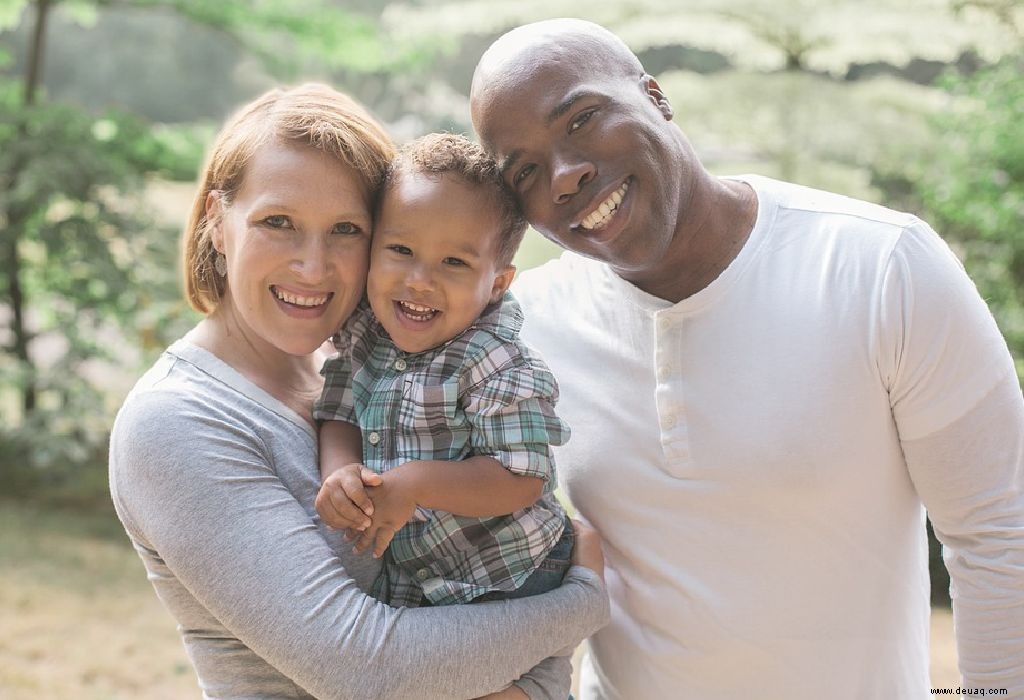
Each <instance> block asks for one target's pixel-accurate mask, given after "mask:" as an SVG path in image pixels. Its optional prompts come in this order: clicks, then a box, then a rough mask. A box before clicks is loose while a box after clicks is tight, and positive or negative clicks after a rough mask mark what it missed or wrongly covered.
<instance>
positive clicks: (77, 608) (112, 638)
mask: <svg viewBox="0 0 1024 700" xmlns="http://www.w3.org/2000/svg"><path fill="white" fill-rule="evenodd" d="M595 5H596V3H593V2H590V1H588V0H487V1H484V0H472V1H463V2H459V1H453V2H440V1H439V2H430V1H428V0H419V1H416V0H409V1H407V2H384V1H381V0H350V1H348V2H331V1H330V0H250V1H242V0H218V1H217V2H203V1H201V0H118V1H116V2H115V1H114V0H0V290H2V291H0V610H3V611H4V612H3V614H2V615H0V696H2V697H5V698H20V697H24V698H39V697H47V698H49V697H80V698H121V697H124V698H128V697H132V698H178V697H197V696H198V691H197V690H196V686H195V681H194V678H193V675H192V672H191V669H190V668H189V667H188V665H187V660H186V659H185V656H184V652H183V651H182V649H181V646H180V643H179V642H178V639H177V635H176V633H175V631H174V627H173V623H172V621H171V619H170V617H169V616H168V615H167V614H166V613H164V612H163V611H162V609H161V608H160V605H159V603H158V602H157V600H156V598H155V596H154V595H153V593H152V590H151V588H150V587H149V584H148V583H147V582H146V580H145V575H144V571H143V568H142V565H141V563H140V562H139V561H138V560H137V558H136V557H135V554H134V552H133V551H132V550H131V549H130V547H129V545H128V541H127V538H126V537H125V536H124V534H123V532H122V531H121V529H120V526H119V525H118V524H117V522H116V520H115V519H114V516H113V513H112V507H111V506H110V502H109V497H108V495H107V492H106V448H107V436H108V433H109V429H110V425H111V422H112V420H113V416H114V414H115V412H116V410H117V407H118V405H119V404H120V402H121V400H122V399H123V397H124V395H125V393H126V392H127V391H128V389H129V388H130V387H131V385H132V383H133V382H134V380H135V378H137V377H138V376H139V375H140V374H141V372H142V370H143V369H144V368H145V366H147V365H148V364H149V363H150V362H152V360H153V359H154V358H155V356H156V355H157V354H158V353H159V352H160V351H161V350H162V349H163V348H164V347H165V346H166V345H167V344H168V343H169V342H170V341H172V340H174V339H175V338H177V337H179V336H180V335H181V334H182V333H183V332H185V331H186V330H187V329H188V328H189V327H190V326H191V325H192V324H194V323H195V322H196V320H197V318H196V316H195V315H194V314H193V313H192V312H191V311H190V310H189V309H188V308H187V306H186V305H185V304H184V303H183V301H182V300H181V294H180V289H179V264H178V234H179V232H180V229H181V227H182V225H183V223H184V221H185V217H186V215H187V211H188V208H189V207H190V205H191V198H192V195H193V187H194V184H193V181H194V178H195V177H196V173H197V170H198V168H199V167H200V164H201V161H202V158H203V154H204V149H205V148H206V146H207V145H208V143H209V142H210V140H211V138H212V136H213V135H214V133H215V132H216V129H217V127H218V125H219V124H220V123H221V122H222V121H223V120H224V119H225V118H226V117H227V116H228V115H229V114H230V113H231V111H232V110H233V109H234V108H235V107H237V106H239V105H240V104H242V103H243V102H245V101H247V100H249V99H250V98H252V97H254V96H256V95H257V94H259V93H261V92H262V91H264V90H266V89H267V88H269V87H272V86H274V85H278V84H289V83H296V82H300V81H305V80H319V81H324V82H328V83H330V84H332V85H334V86H336V87H338V88H339V89H341V90H343V91H346V92H349V93H350V94H352V95H353V96H355V97H357V98H358V99H359V100H361V101H362V102H364V103H365V104H367V105H368V106H369V107H370V109H371V110H372V111H373V112H374V113H375V114H376V115H377V116H378V117H379V118H380V119H381V120H382V121H384V122H385V123H386V124H387V126H388V128H389V129H390V131H391V133H392V135H393V136H394V137H395V139H396V140H397V141H399V142H401V141H406V140H408V139H410V138H412V137H415V136H418V135H420V134H422V133H426V132H428V131H436V130H446V131H457V132H466V133H470V132H471V127H470V121H469V109H468V97H467V93H468V90H469V83H470V77H471V75H472V71H473V67H474V65H475V63H476V60H477V59H478V58H479V56H480V54H481V52H482V51H483V50H484V49H485V48H486V46H487V45H488V44H489V43H490V42H491V41H492V40H493V39H494V38H496V37H497V36H498V35H500V34H501V33H502V32H503V31H505V30H507V29H508V28H511V27H512V26H515V25H517V24H520V23H523V22H528V21H532V20H537V19H543V18H548V17H558V16H576V17H583V18H586V19H590V20H593V21H596V22H599V23H601V24H603V25H605V26H606V27H608V28H609V29H611V30H613V31H615V32H616V33H617V34H619V35H620V36H621V37H622V38H623V39H624V40H626V42H627V43H628V44H629V45H630V46H631V47H632V48H633V49H634V51H635V52H636V53H637V54H638V55H639V56H640V58H641V60H642V61H643V62H644V65H645V66H646V68H647V70H648V71H649V72H650V73H652V74H653V75H655V76H657V77H658V78H659V80H660V82H661V85H662V87H663V88H664V90H665V92H666V93H667V95H668V96H669V98H670V100H671V101H672V103H673V105H674V107H675V113H676V117H675V121H676V123H677V124H679V126H680V127H681V128H682V129H683V130H684V132H686V133H687V135H688V136H689V137H690V139H691V141H692V142H693V143H694V145H695V146H696V148H697V151H698V153H699V154H700V156H701V158H702V159H703V160H704V162H705V164H706V165H707V166H708V167H709V169H710V170H711V171H712V172H715V173H718V174H735V173H745V172H754V173H760V174H764V175H769V176H773V177H778V178H781V179H786V180H791V181H795V182H799V183H802V184H806V185H810V186H813V187H820V188H824V189H828V190H834V191H838V192H842V193H844V194H848V195H851V196H854V197H859V198H863V199H868V200H871V201H875V202H879V203H881V204H884V205H888V206H891V207H895V208H898V209H902V210H909V211H913V212H915V213H918V214H920V215H921V216H922V217H923V218H924V219H926V220H927V221H929V222H930V223H931V224H932V225H933V226H934V227H935V228H936V229H937V230H938V231H939V232H940V233H941V234H942V235H943V236H944V237H945V238H946V239H947V240H948V241H949V242H950V244H951V245H952V246H953V247H954V249H955V250H956V252H957V253H958V255H959V256H960V257H961V259H962V260H963V261H964V263H965V265H966V267H967V269H968V271H969V272H970V274H971V276H972V277H973V278H974V280H975V282H976V283H977V285H978V287H979V288H980V290H981V293H982V295H983V296H984V297H985V298H986V299H987V300H988V302H989V304H990V306H991V308H992V311H993V313H994V314H995V316H996V319H997V321H998V323H999V325H1000V327H1001V329H1002V331H1003V333H1004V335H1005V337H1006V338H1007V341H1008V343H1009V345H1010V348H1011V351H1012V352H1013V354H1014V358H1015V360H1016V362H1017V367H1018V373H1019V374H1024V306H1022V299H1024V296H1022V290H1024V77H1022V68H1024V3H1022V2H1021V0H976V1H974V2H969V1H954V0H899V1H898V2H897V1H893V2H885V1H881V0H861V1H856V0H846V1H831V0H622V1H621V2H617V3H608V4H607V7H602V8H600V9H597V8H595ZM555 254H557V249H556V248H555V247H554V246H553V245H551V244H549V243H547V242H546V241H544V240H543V239H541V238H540V237H539V236H537V235H536V234H534V233H533V232H530V234H529V235H528V238H527V241H526V243H525V244H524V246H523V249H522V250H521V251H520V254H519V256H518V258H517V263H518V264H519V266H520V268H525V267H530V266H532V265H535V264H537V263H539V262H541V261H543V260H545V259H547V258H548V257H551V256H553V255H555ZM932 545H933V603H934V604H935V605H936V606H937V607H936V611H937V612H936V615H935V618H936V625H937V627H936V631H935V634H934V640H933V647H934V654H933V656H935V657H936V659H937V661H936V663H935V673H937V674H940V675H939V676H938V679H939V681H940V683H935V685H936V687H940V685H942V684H944V685H947V686H953V685H955V684H956V676H955V674H954V672H953V670H952V669H953V668H955V664H954V662H953V660H952V643H951V641H950V639H949V616H948V611H947V610H945V608H944V606H948V594H947V587H948V582H947V580H946V579H945V578H944V576H945V572H944V570H943V569H942V565H941V560H940V559H939V558H938V550H937V548H936V547H935V545H934V542H933V543H932ZM942 674H945V675H942Z"/></svg>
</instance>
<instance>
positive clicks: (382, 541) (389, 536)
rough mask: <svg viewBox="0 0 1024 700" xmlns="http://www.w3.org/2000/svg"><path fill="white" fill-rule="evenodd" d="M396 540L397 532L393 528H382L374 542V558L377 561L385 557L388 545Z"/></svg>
mask: <svg viewBox="0 0 1024 700" xmlns="http://www.w3.org/2000/svg"><path fill="white" fill-rule="evenodd" d="M394 538H395V531H394V530H392V529H391V528H387V527H382V528H381V529H380V530H378V531H377V539H376V540H375V541H374V545H373V557H374V558H375V559H380V558H381V557H382V556H384V550H386V549H387V548H388V545H390V544H391V540H393V539H394Z"/></svg>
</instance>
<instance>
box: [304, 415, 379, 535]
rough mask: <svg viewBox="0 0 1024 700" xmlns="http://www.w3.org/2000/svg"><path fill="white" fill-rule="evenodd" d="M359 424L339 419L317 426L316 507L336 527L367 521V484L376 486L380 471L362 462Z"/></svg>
mask: <svg viewBox="0 0 1024 700" xmlns="http://www.w3.org/2000/svg"><path fill="white" fill-rule="evenodd" d="M362 461H363V455H362V438H361V436H360V432H359V428H358V427H357V426H355V425H352V424H351V423H346V422H344V421H339V420H327V421H324V422H323V423H322V424H321V426H320V478H321V480H322V485H321V486H320V492H319V493H318V494H317V496H316V510H317V512H318V513H320V517H321V518H322V519H323V521H324V522H325V523H327V524H328V525H330V526H331V527H333V528H337V529H339V530H344V529H354V530H364V529H366V528H367V527H368V526H369V525H370V517H369V516H371V515H372V514H373V501H371V500H370V497H369V496H368V495H367V493H366V489H365V487H366V486H378V485H380V483H381V478H380V475H379V474H376V473H375V472H372V471H370V470H369V469H367V468H366V467H364V466H363V464H362Z"/></svg>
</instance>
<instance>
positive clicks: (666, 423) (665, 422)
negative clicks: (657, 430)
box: [661, 414, 676, 430]
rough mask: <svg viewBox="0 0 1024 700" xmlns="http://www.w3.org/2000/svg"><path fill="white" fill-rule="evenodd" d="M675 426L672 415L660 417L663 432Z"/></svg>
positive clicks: (674, 418)
mask: <svg viewBox="0 0 1024 700" xmlns="http://www.w3.org/2000/svg"><path fill="white" fill-rule="evenodd" d="M675 424H676V417H675V416H673V415H672V414H668V415H665V416H662V418H661V427H662V428H664V429H665V430H668V429H669V428H671V427H672V426H673V425H675Z"/></svg>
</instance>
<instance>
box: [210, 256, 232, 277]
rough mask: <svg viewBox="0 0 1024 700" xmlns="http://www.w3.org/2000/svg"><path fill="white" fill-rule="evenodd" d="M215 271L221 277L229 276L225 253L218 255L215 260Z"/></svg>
mask: <svg viewBox="0 0 1024 700" xmlns="http://www.w3.org/2000/svg"><path fill="white" fill-rule="evenodd" d="M213 269H214V270H216V271H217V274H218V275H220V276H221V277H227V276H228V259H227V258H225V257H224V253H217V256H216V257H215V258H214V259H213Z"/></svg>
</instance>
